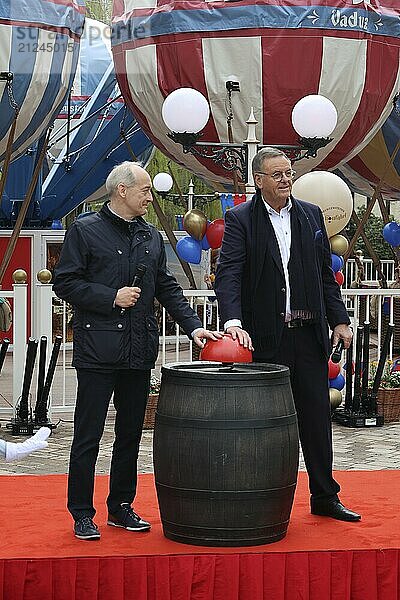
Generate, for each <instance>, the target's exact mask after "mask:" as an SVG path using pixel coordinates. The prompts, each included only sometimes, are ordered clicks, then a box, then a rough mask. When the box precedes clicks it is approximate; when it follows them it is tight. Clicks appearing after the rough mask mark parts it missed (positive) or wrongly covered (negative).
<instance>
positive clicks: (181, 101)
mask: <svg viewBox="0 0 400 600" xmlns="http://www.w3.org/2000/svg"><path fill="white" fill-rule="evenodd" d="M161 114H162V118H163V121H164V123H165V124H166V126H167V127H168V129H169V130H170V131H173V132H174V133H198V132H199V131H201V130H202V129H203V128H204V127H205V126H206V124H207V121H208V119H209V117H210V107H209V105H208V102H207V100H206V98H205V97H204V96H203V94H201V93H200V92H198V91H197V90H194V89H192V88H179V89H177V90H175V91H174V92H171V93H170V94H169V95H168V96H167V97H166V98H165V100H164V103H163V105H162V110H161Z"/></svg>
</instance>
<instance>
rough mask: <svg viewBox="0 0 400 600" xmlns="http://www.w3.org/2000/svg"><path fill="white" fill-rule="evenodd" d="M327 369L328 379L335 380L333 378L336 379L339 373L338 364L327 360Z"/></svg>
mask: <svg viewBox="0 0 400 600" xmlns="http://www.w3.org/2000/svg"><path fill="white" fill-rule="evenodd" d="M328 368H329V375H328V377H329V379H335V377H337V376H338V375H339V373H340V365H339V364H338V363H334V362H332V361H331V359H329V361H328Z"/></svg>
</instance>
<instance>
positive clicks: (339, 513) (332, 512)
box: [311, 498, 361, 521]
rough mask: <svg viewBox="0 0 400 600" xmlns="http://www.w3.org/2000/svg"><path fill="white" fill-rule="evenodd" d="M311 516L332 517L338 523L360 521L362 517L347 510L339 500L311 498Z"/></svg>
mask: <svg viewBox="0 0 400 600" xmlns="http://www.w3.org/2000/svg"><path fill="white" fill-rule="evenodd" d="M311 514H312V515H319V516H321V517H332V519H337V520H338V521H359V520H360V519H361V515H359V514H358V513H356V512H354V511H352V510H350V509H348V508H346V507H345V506H343V504H342V503H341V502H340V501H339V500H338V499H337V498H322V499H317V500H314V499H313V498H311Z"/></svg>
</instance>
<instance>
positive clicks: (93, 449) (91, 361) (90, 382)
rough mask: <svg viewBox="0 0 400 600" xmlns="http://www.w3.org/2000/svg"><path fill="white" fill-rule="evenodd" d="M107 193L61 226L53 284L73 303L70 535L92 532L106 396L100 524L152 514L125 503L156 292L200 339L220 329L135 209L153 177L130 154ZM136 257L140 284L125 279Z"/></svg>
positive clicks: (145, 199)
mask: <svg viewBox="0 0 400 600" xmlns="http://www.w3.org/2000/svg"><path fill="white" fill-rule="evenodd" d="M106 188H107V192H108V194H109V196H110V201H109V202H107V203H106V204H104V206H103V207H102V209H101V211H100V212H99V213H93V214H92V215H88V216H85V217H84V218H83V219H78V220H76V221H75V222H74V223H73V224H72V225H71V227H70V228H69V229H68V231H67V233H66V235H65V241H64V244H63V248H62V251H61V255H60V260H59V263H58V265H57V268H56V270H55V280H54V291H55V293H56V294H57V296H59V297H60V298H62V299H64V300H66V301H67V302H69V303H71V304H72V305H73V307H74V318H73V330H74V345H73V362H72V364H73V366H74V367H75V368H76V371H77V378H78V391H77V400H76V407H75V417H74V439H73V442H72V448H71V457H70V467H69V478H68V509H69V511H70V513H71V514H72V516H73V518H74V521H75V525H74V532H75V535H76V537H78V538H80V539H84V540H93V539H99V538H100V532H99V530H98V528H97V526H96V525H95V523H94V522H93V517H94V515H95V509H94V507H93V488H94V475H95V464H96V459H97V455H98V450H99V442H100V439H101V436H102V434H103V430H104V423H105V418H106V415H107V409H108V405H109V401H110V398H111V396H112V394H114V406H115V409H116V420H115V441H114V446H113V453H112V461H111V470H110V491H109V495H108V498H107V506H108V512H109V514H108V521H107V523H108V525H112V526H115V527H122V528H124V529H127V530H129V531H146V530H148V529H150V523H148V522H147V521H145V520H143V519H141V518H140V517H139V516H138V515H137V514H136V513H135V512H134V511H133V508H132V506H131V505H132V502H133V500H134V497H135V494H136V483H137V457H138V451H139V443H140V438H141V434H142V426H143V420H144V413H145V409H146V401H147V398H148V394H149V387H150V373H151V369H152V368H153V367H154V365H155V361H156V359H157V353H158V326H157V321H156V319H155V317H154V312H153V303H154V298H157V300H159V302H160V303H161V304H162V305H163V306H164V307H165V308H166V309H167V311H168V312H169V314H170V315H171V316H172V317H173V318H174V320H175V321H177V322H178V323H179V325H180V326H181V327H182V328H183V330H184V331H185V333H186V334H187V335H188V336H189V337H192V338H193V340H194V342H195V343H196V344H197V345H198V346H200V347H203V345H204V343H203V341H202V340H203V338H210V339H214V340H215V339H217V338H218V337H221V334H218V333H215V334H214V333H212V332H210V331H207V330H205V329H203V327H202V323H201V321H200V319H199V318H198V316H197V315H196V313H195V312H194V311H193V310H192V308H191V307H190V306H189V304H188V302H187V301H186V299H185V298H184V296H183V293H182V289H181V288H180V287H179V285H178V283H177V281H176V279H175V278H174V277H173V275H172V274H171V273H170V272H169V270H168V269H167V266H166V255H165V247H164V243H163V240H162V236H161V234H160V232H159V231H157V229H156V228H155V227H153V226H152V225H150V224H149V223H147V222H146V221H145V220H144V219H143V216H144V215H145V214H146V212H147V207H148V204H149V203H150V202H151V201H152V193H151V180H150V177H149V175H148V173H147V172H146V171H145V170H144V169H143V168H142V167H141V166H139V164H137V163H132V162H125V163H122V164H121V165H118V166H116V167H115V168H114V169H113V170H112V172H111V173H110V175H109V176H108V178H107V181H106ZM138 265H143V266H144V268H145V272H144V276H143V281H142V284H141V285H140V287H138V286H135V287H132V282H133V280H134V276H135V273H137V267H138Z"/></svg>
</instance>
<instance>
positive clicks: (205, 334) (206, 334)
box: [193, 327, 223, 348]
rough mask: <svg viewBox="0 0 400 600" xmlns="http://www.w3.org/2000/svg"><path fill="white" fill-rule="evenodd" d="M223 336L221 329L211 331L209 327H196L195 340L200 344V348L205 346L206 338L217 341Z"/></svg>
mask: <svg viewBox="0 0 400 600" xmlns="http://www.w3.org/2000/svg"><path fill="white" fill-rule="evenodd" d="M222 337H223V335H222V333H220V332H219V331H209V330H208V329H203V328H202V327H199V329H195V331H194V333H193V341H194V343H195V344H196V345H197V346H199V348H204V345H205V342H203V339H204V338H206V339H208V340H214V342H216V341H217V340H220V339H221V338H222Z"/></svg>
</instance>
